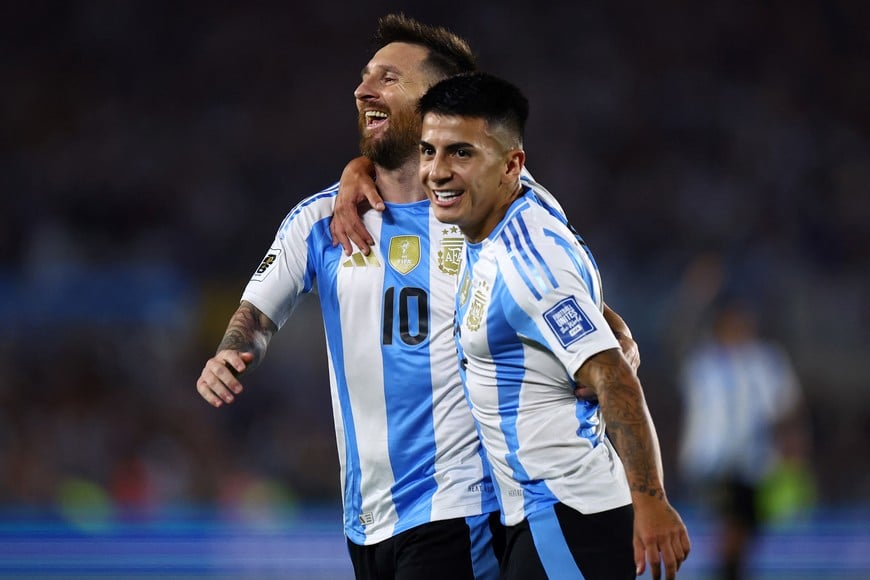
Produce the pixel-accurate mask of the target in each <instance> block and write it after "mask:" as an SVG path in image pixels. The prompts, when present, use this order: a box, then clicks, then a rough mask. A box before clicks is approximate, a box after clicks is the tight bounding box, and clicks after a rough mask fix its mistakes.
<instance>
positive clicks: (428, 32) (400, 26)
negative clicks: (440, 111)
mask: <svg viewBox="0 0 870 580" xmlns="http://www.w3.org/2000/svg"><path fill="white" fill-rule="evenodd" d="M393 42H406V43H408V44H416V45H418V46H422V47H423V48H426V49H428V50H429V56H428V57H427V58H426V60H425V61H424V64H425V65H426V66H428V67H429V68H430V70H431V71H432V72H433V73H434V74H435V75H436V76H438V77H439V78H444V77H449V76H453V75H456V74H461V73H468V72H473V71H476V70H477V58H476V57H475V56H474V53H473V52H472V51H471V47H470V46H469V45H468V43H467V42H466V41H465V40H464V39H463V38H461V37H460V36H457V35H456V34H454V33H453V32H451V31H449V30H447V29H446V28H443V27H441V26H430V25H428V24H423V23H421V22H418V21H417V20H414V19H413V18H409V17H407V16H405V15H404V14H400V13H399V14H387V15H386V16H383V17H381V18H380V19H379V20H378V29H377V32H375V35H374V38H373V39H372V43H373V45H374V50H375V52H377V51H378V50H380V49H382V48H383V47H385V46H387V45H388V44H391V43H393Z"/></svg>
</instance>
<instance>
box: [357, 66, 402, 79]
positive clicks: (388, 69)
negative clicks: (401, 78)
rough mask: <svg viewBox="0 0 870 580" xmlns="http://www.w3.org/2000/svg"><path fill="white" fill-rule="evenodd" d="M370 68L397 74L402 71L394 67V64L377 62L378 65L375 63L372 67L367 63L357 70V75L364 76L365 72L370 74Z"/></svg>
mask: <svg viewBox="0 0 870 580" xmlns="http://www.w3.org/2000/svg"><path fill="white" fill-rule="evenodd" d="M372 68H375V69H383V70H384V71H385V72H391V73H395V74H397V75H398V74H402V71H400V70H399V69H398V68H396V67H394V66H390V65H384V64H378V65H375V66H374V67H369V66H368V65H366V66H364V67H363V69H362V70H361V71H360V72H359V76H360V77H364V76H366V75H367V74H371V73H372Z"/></svg>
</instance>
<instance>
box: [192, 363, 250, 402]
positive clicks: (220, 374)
mask: <svg viewBox="0 0 870 580" xmlns="http://www.w3.org/2000/svg"><path fill="white" fill-rule="evenodd" d="M253 358H254V355H253V353H249V352H243V353H239V352H237V351H231V350H225V351H221V352H219V353H218V354H216V355H215V356H214V357H212V358H210V359H208V361H206V363H205V367H203V369H202V373H201V374H200V376H199V379H198V380H197V381H196V390H197V392H198V393H199V394H200V396H201V397H202V398H203V399H205V400H206V401H207V402H208V403H209V404H210V405H211V406H213V407H216V408H217V407H220V406H222V405H223V404H224V403H226V404H229V403H232V402H233V401H234V400H235V395H238V394H239V393H241V392H242V391H243V390H244V387H243V386H242V384H241V383H240V382H239V381H238V379H237V378H236V376H237V375H239V374H240V373H242V372H244V371H245V369H246V368H247V366H248V364H249V363H251V362H252V361H253Z"/></svg>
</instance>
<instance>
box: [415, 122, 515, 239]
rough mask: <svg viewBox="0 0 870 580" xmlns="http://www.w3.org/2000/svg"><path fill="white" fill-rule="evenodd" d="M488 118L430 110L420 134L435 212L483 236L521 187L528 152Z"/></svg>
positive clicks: (425, 182)
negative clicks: (520, 178)
mask: <svg viewBox="0 0 870 580" xmlns="http://www.w3.org/2000/svg"><path fill="white" fill-rule="evenodd" d="M514 145H515V144H514V143H513V142H512V140H511V139H510V137H509V136H508V134H507V132H506V131H505V130H503V129H500V128H498V127H496V128H490V127H488V126H487V123H486V121H485V120H484V119H481V118H476V117H461V116H453V115H439V114H436V113H431V112H430V113H427V114H426V115H425V117H424V118H423V127H422V136H421V139H420V180H421V181H422V182H423V186H424V187H425V188H426V193H427V194H428V196H429V199H430V201H431V202H432V206H433V208H434V212H435V217H436V218H437V219H438V220H439V221H442V222H445V223H449V224H456V225H458V226H459V229H461V230H462V233H463V234H465V237H466V238H468V240H469V241H470V242H475V243H476V242H480V241H482V240H483V239H484V238H486V236H488V235H489V233H490V232H492V230H493V228H495V226H496V225H497V224H498V222H500V221H501V219H502V217H504V214H505V212H506V211H507V208H508V207H509V206H510V204H511V203H512V202H513V200H514V199H516V196H517V194H518V192H519V187H520V185H519V176H520V171H522V168H523V163H524V162H525V153H524V152H523V151H522V149H519V148H517V147H515V146H514Z"/></svg>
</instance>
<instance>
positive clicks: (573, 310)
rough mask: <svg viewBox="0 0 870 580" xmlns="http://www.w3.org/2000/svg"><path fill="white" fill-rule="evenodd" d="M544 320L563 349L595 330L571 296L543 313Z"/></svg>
mask: <svg viewBox="0 0 870 580" xmlns="http://www.w3.org/2000/svg"><path fill="white" fill-rule="evenodd" d="M544 319H545V320H546V321H547V325H548V326H549V327H550V329H551V330H552V331H553V333H554V334H555V335H556V338H558V339H559V343H560V344H561V345H562V346H563V347H565V348H567V347H568V345H570V344H573V343H575V342H577V341H578V340H580V339H581V338H583V337H584V336H586V335H587V334H589V333H590V332H595V330H596V329H595V325H594V324H592V321H591V320H589V317H588V316H586V313H585V312H583V309H582V308H580V305H579V304H577V300H576V299H575V298H574V297H573V296H569V297H568V298H564V299H562V300H560V301H559V302H558V303H557V304H556V305H555V306H553V307H552V308H550V309H549V310H547V311H546V312H544Z"/></svg>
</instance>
